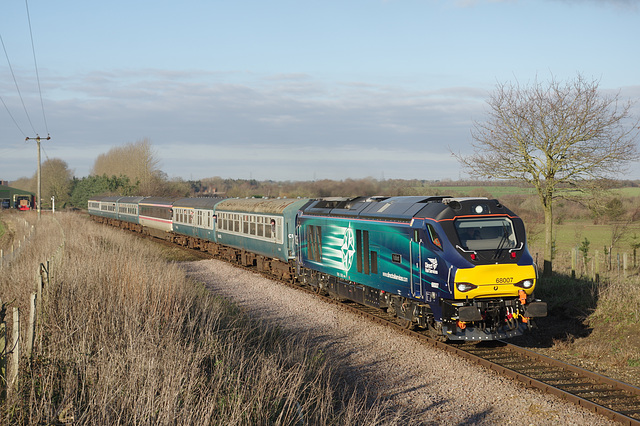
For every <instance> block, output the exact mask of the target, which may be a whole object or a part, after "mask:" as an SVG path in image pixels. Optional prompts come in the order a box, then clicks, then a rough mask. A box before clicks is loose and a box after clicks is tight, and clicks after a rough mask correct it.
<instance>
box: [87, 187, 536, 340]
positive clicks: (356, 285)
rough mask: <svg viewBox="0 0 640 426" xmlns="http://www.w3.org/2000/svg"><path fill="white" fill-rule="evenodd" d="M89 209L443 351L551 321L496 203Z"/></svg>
mask: <svg viewBox="0 0 640 426" xmlns="http://www.w3.org/2000/svg"><path fill="white" fill-rule="evenodd" d="M88 211H89V214H90V216H91V217H92V218H93V219H94V220H96V221H98V222H102V223H108V224H111V225H114V226H118V227H121V228H125V229H129V230H132V231H135V232H139V233H142V234H145V235H150V236H153V237H156V238H161V239H163V240H167V241H170V242H173V243H176V244H180V245H182V246H186V247H190V248H193V249H199V250H203V251H206V252H209V253H211V254H212V255H213V256H215V257H217V258H221V259H225V260H228V261H231V262H234V263H237V264H240V265H243V266H247V267H252V268H254V269H255V270H256V271H258V272H261V273H266V274H269V275H271V276H274V277H276V278H278V279H281V280H285V281H287V282H290V283H299V284H301V285H307V286H310V287H311V288H313V289H314V290H315V291H317V292H318V293H325V294H327V293H328V294H329V295H331V296H332V297H334V298H338V299H348V300H351V301H354V302H357V303H359V304H362V305H365V306H369V307H374V308H377V309H380V310H382V311H386V312H387V313H389V314H391V315H393V316H394V317H395V318H396V319H397V321H398V322H400V323H401V324H403V325H404V326H406V327H407V328H419V329H424V330H426V331H427V332H428V333H429V334H430V335H432V336H433V337H434V338H436V339H438V340H442V341H444V340H450V341H486V340H499V339H507V338H513V337H516V336H520V335H522V334H523V333H525V332H526V331H527V330H528V329H530V328H531V327H532V325H533V321H534V319H535V318H539V317H544V316H546V314H547V304H546V303H545V302H543V301H541V300H539V299H536V297H535V294H534V291H535V287H536V284H537V281H538V277H537V268H536V266H535V264H534V261H533V258H532V256H531V254H530V253H529V251H528V248H527V241H526V234H525V227H524V224H523V222H522V219H521V218H520V217H518V216H517V215H516V214H515V213H513V212H512V211H511V210H509V209H508V208H507V207H505V206H504V205H502V204H501V203H500V202H499V201H498V200H495V199H488V198H482V197H450V196H396V197H385V196H375V197H333V198H318V199H310V198H274V199H267V198H246V199H241V198H180V199H171V198H163V197H117V196H96V197H92V198H91V199H89V201H88Z"/></svg>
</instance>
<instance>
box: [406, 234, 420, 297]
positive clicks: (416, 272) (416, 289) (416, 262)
mask: <svg viewBox="0 0 640 426" xmlns="http://www.w3.org/2000/svg"><path fill="white" fill-rule="evenodd" d="M421 249H422V240H421V239H420V233H419V231H418V230H417V229H414V230H413V237H412V238H411V239H410V240H409V258H410V259H411V271H410V274H409V276H410V277H411V295H412V296H413V297H415V298H416V299H422V298H423V291H422V290H423V289H422V268H421V265H422V250H421Z"/></svg>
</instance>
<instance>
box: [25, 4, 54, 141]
mask: <svg viewBox="0 0 640 426" xmlns="http://www.w3.org/2000/svg"><path fill="white" fill-rule="evenodd" d="M24 4H25V7H26V9H27V21H28V22H29V36H30V37H31V51H32V52H33V65H34V67H35V69H36V80H37V81H38V92H39V94H40V106H41V107H42V119H43V120H44V128H45V130H46V131H47V134H49V126H48V124H47V116H46V115H45V113H44V101H43V100H42V88H41V86H40V73H39V72H38V61H37V60H36V47H35V44H34V43H33V31H32V30H31V16H30V15H29V3H28V1H27V0H24Z"/></svg>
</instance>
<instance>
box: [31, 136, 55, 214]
mask: <svg viewBox="0 0 640 426" xmlns="http://www.w3.org/2000/svg"><path fill="white" fill-rule="evenodd" d="M43 139H45V140H49V139H51V136H49V135H47V137H46V138H43ZM30 140H34V141H36V142H37V143H38V220H40V201H42V200H41V199H40V188H41V183H42V182H41V177H40V136H38V135H36V137H35V138H25V141H27V142H28V141H30Z"/></svg>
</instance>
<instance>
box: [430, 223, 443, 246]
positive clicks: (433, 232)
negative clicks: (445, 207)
mask: <svg viewBox="0 0 640 426" xmlns="http://www.w3.org/2000/svg"><path fill="white" fill-rule="evenodd" d="M427 233H428V234H429V239H430V240H431V243H432V244H433V245H434V246H436V247H438V248H439V249H440V250H442V241H440V237H438V234H437V232H436V230H435V229H434V228H433V225H431V224H430V223H428V224H427Z"/></svg>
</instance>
